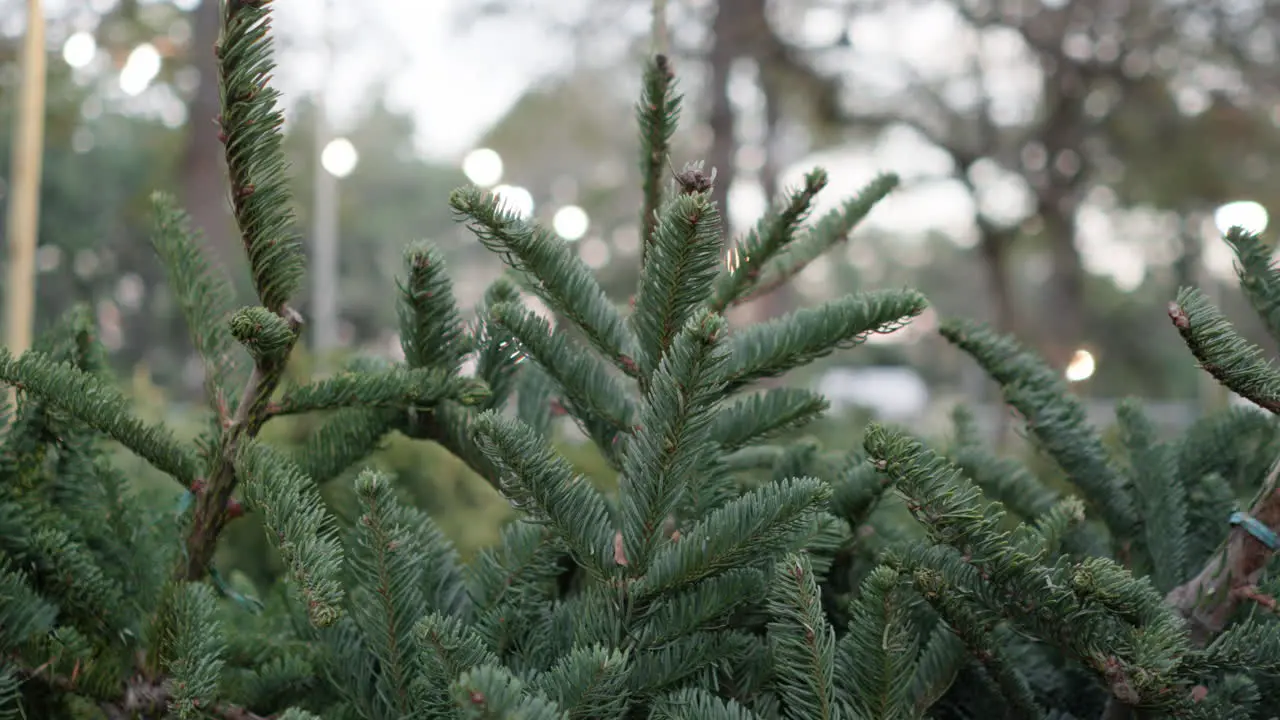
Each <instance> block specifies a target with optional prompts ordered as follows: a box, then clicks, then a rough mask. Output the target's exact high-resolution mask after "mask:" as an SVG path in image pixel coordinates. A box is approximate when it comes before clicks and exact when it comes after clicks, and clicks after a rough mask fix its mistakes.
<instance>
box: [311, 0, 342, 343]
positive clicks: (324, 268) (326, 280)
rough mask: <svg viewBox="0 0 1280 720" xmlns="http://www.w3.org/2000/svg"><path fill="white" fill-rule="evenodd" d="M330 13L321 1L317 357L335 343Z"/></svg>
mask: <svg viewBox="0 0 1280 720" xmlns="http://www.w3.org/2000/svg"><path fill="white" fill-rule="evenodd" d="M332 13H333V0H325V3H324V4H323V6H322V8H321V12H320V16H321V17H320V23H321V33H322V40H321V52H322V53H323V56H324V59H323V61H322V64H323V66H324V71H323V72H322V73H321V76H320V87H319V89H318V90H317V92H316V109H315V112H316V119H315V148H314V152H315V163H316V164H315V172H314V174H313V176H312V181H313V185H314V188H313V195H312V203H311V214H312V218H311V219H312V226H313V232H314V236H313V237H312V248H311V250H312V257H311V263H312V268H311V333H312V334H311V349H312V351H313V352H315V353H316V355H318V356H320V355H324V354H326V353H328V352H331V351H332V350H333V349H334V348H336V347H337V346H338V178H337V176H336V175H335V173H333V172H332V171H331V169H330V168H329V167H326V166H325V153H326V152H329V143H330V142H332V140H333V138H332V137H331V136H330V130H329V103H328V94H329V92H328V90H329V86H328V80H329V77H330V75H331V74H332V71H333V65H334V63H333V44H334V43H333V29H332V17H331V16H332ZM339 169H341V168H339Z"/></svg>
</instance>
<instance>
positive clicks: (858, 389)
mask: <svg viewBox="0 0 1280 720" xmlns="http://www.w3.org/2000/svg"><path fill="white" fill-rule="evenodd" d="M817 391H818V392H819V393H821V394H822V395H824V396H826V398H827V399H828V400H830V401H831V409H832V410H834V411H836V412H839V411H841V410H845V409H848V408H850V407H860V408H866V409H868V410H870V411H872V412H873V413H875V416H876V417H877V418H878V419H881V420H887V421H890V422H904V421H908V420H915V419H918V418H920V417H921V416H923V415H924V414H925V412H926V410H927V409H928V407H929V388H928V386H927V385H926V384H925V382H924V378H922V377H920V374H919V373H917V372H916V371H915V370H912V369H911V368H909V367H900V366H883V367H860V368H833V369H831V370H828V371H827V372H826V373H824V374H823V375H822V378H821V379H820V380H818V387H817Z"/></svg>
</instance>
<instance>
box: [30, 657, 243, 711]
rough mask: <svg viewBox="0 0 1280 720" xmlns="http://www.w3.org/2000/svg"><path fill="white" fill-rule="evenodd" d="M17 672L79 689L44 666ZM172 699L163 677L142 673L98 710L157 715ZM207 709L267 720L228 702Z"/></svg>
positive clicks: (72, 690) (63, 688) (62, 687)
mask: <svg viewBox="0 0 1280 720" xmlns="http://www.w3.org/2000/svg"><path fill="white" fill-rule="evenodd" d="M18 675H19V676H20V677H22V678H23V679H25V680H32V681H37V682H42V683H45V684H47V685H49V686H50V687H53V688H56V689H58V690H60V691H62V692H66V693H79V692H80V691H79V689H78V688H77V687H76V682H75V680H73V679H72V678H67V677H63V676H61V675H52V674H49V675H46V674H45V673H44V671H43V666H42V667H40V668H36V669H34V670H28V669H26V668H22V669H19V670H18ZM171 702H173V693H172V692H171V691H170V690H169V685H168V683H167V682H166V680H165V679H164V678H154V679H149V678H146V677H144V676H142V675H135V676H133V677H132V678H129V680H128V681H127V682H126V683H124V687H122V688H121V689H120V697H119V698H115V699H110V700H106V699H102V698H98V709H100V710H102V712H103V713H104V714H105V715H106V716H107V717H109V718H111V719H112V720H116V718H120V719H121V720H125V719H127V718H134V717H139V716H141V717H160V716H163V715H165V714H166V713H167V712H168V711H169V704H170V703H171ZM206 710H207V711H208V713H209V714H210V715H211V716H212V717H215V718H218V719H219V720H267V717H266V716H263V715H259V714H257V713H255V712H252V711H250V710H248V709H246V708H243V707H240V706H239V705H233V704H230V703H218V704H215V705H213V706H212V707H209V708H206Z"/></svg>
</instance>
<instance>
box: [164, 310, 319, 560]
mask: <svg viewBox="0 0 1280 720" xmlns="http://www.w3.org/2000/svg"><path fill="white" fill-rule="evenodd" d="M280 312H281V313H283V315H281V314H277V313H274V312H271V311H269V310H268V309H267V308H263V307H248V308H243V309H241V310H240V311H239V312H237V313H236V314H235V316H234V317H232V318H231V334H232V335H234V336H235V338H236V339H237V340H239V341H240V342H241V343H242V344H243V345H244V346H245V348H246V349H248V350H249V354H250V355H252V356H253V360H254V365H253V371H252V372H251V373H250V374H249V379H248V381H247V382H246V383H245V386H244V391H243V392H242V393H241V395H240V401H239V402H238V403H237V404H236V406H235V407H236V410H235V415H234V416H232V417H231V418H230V419H229V420H228V421H227V422H226V423H225V425H224V427H223V428H222V432H221V434H220V435H219V438H218V439H219V443H218V447H217V448H216V449H214V450H213V456H212V458H211V461H210V464H211V468H210V469H209V480H208V483H201V484H199V485H193V486H192V487H191V491H192V493H194V494H195V508H194V510H193V511H192V517H191V521H190V524H189V525H188V529H187V537H186V542H185V546H184V550H183V557H182V562H181V563H180V565H179V567H178V570H177V573H178V576H179V577H181V578H182V579H185V580H189V581H195V580H199V579H200V578H202V577H204V576H205V574H206V573H207V572H208V570H209V562H210V561H211V560H212V559H213V554H214V551H215V550H216V549H217V543H218V537H219V536H220V535H221V533H222V528H223V527H225V526H226V524H227V522H228V521H230V519H231V517H232V516H231V515H230V513H229V512H228V506H229V505H230V501H231V496H232V494H233V493H234V492H235V489H236V483H237V480H238V479H237V477H236V463H237V458H238V457H239V456H240V453H241V450H242V449H243V447H244V445H245V444H246V443H248V442H252V441H253V439H254V438H256V437H257V435H258V431H259V430H261V429H262V425H263V423H265V422H266V421H267V419H268V418H269V417H270V414H269V413H268V412H267V407H268V405H269V403H270V400H271V396H272V394H273V393H275V390H276V387H277V386H278V385H279V384H280V379H281V377H282V376H283V374H284V368H285V364H286V363H287V362H288V359H289V354H290V353H291V352H292V350H293V345H294V343H296V342H297V341H298V334H299V333H298V330H299V327H300V326H301V324H302V317H301V316H300V315H298V314H297V313H296V312H294V311H293V310H292V309H291V308H289V307H287V306H282V309H281V311H280Z"/></svg>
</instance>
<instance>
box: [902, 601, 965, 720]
mask: <svg viewBox="0 0 1280 720" xmlns="http://www.w3.org/2000/svg"><path fill="white" fill-rule="evenodd" d="M967 659H968V654H967V648H965V645H964V643H963V642H962V641H961V640H960V638H959V637H957V636H956V634H955V633H954V632H952V631H951V628H949V627H947V624H946V623H944V622H939V623H936V624H935V625H934V626H933V631H932V632H930V633H929V639H928V640H926V641H925V643H924V647H923V648H921V650H920V657H919V658H918V660H917V662H916V671H915V675H914V677H912V679H911V697H912V698H914V699H915V700H914V704H915V708H916V711H917V713H918V714H920V715H923V714H924V713H925V712H926V711H927V710H928V709H929V708H931V707H933V705H934V703H936V702H938V701H939V700H941V699H942V697H943V696H944V695H946V694H947V691H948V690H950V689H951V686H952V684H954V683H955V681H956V677H957V676H958V675H959V673H960V669H961V668H962V667H963V666H964V663H965V661H966V660H967Z"/></svg>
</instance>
